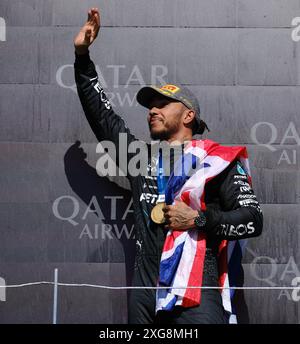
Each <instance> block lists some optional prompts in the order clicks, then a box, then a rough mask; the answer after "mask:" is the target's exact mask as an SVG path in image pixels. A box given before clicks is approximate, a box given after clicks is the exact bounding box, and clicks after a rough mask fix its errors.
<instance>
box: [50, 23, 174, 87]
mask: <svg viewBox="0 0 300 344" xmlns="http://www.w3.org/2000/svg"><path fill="white" fill-rule="evenodd" d="M176 30H180V29H176ZM77 32H78V28H74V27H72V28H56V29H55V30H54V37H53V40H54V43H53V44H54V46H55V47H56V49H55V53H53V57H52V83H56V80H55V76H56V73H57V70H59V68H61V67H62V66H64V65H68V64H73V63H74V48H73V40H74V36H75V35H76V33H77ZM175 36H176V33H174V31H173V30H172V29H168V28H166V29H164V30H163V32H162V31H161V29H157V28H151V29H146V28H123V29H120V28H103V30H102V31H101V34H100V36H99V39H98V40H96V41H95V43H94V45H93V47H92V48H91V56H92V57H93V58H94V59H95V64H99V65H100V69H101V73H102V74H103V77H104V80H105V82H106V83H107V84H108V85H111V86H114V87H115V86H118V85H126V84H138V85H139V84H141V83H148V84H149V83H151V82H152V78H151V75H152V74H153V72H152V70H153V69H154V68H161V69H163V72H164V69H167V74H168V76H171V78H174V73H175V71H174V68H175V44H176V37H175ZM156 66H163V67H156ZM159 72H160V71H159ZM118 74H119V75H118ZM160 74H166V73H162V72H160ZM70 81H72V82H73V81H74V79H72V80H70Z"/></svg>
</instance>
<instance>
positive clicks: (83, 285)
mask: <svg viewBox="0 0 300 344" xmlns="http://www.w3.org/2000/svg"><path fill="white" fill-rule="evenodd" d="M34 285H53V286H54V287H56V288H57V287H58V286H61V287H90V288H99V289H110V290H129V289H154V290H157V289H170V287H140V286H126V287H123V286H121V287H112V286H107V285H98V284H87V283H61V282H57V281H54V282H48V281H40V282H30V283H23V284H12V285H0V288H22V287H28V286H34ZM172 288H175V289H233V290H299V289H300V286H299V287H296V286H295V287H289V286H280V287H209V286H201V287H200V286H199V287H197V286H196V287H195V286H191V287H176V286H173V287H172ZM55 293H57V289H56V292H55ZM56 298H57V294H56ZM56 301H57V299H56Z"/></svg>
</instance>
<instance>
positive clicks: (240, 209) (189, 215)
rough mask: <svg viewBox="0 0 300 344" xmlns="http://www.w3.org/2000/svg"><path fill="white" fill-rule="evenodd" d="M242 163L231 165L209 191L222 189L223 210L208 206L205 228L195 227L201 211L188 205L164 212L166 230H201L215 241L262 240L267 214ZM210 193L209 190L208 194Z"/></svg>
mask: <svg viewBox="0 0 300 344" xmlns="http://www.w3.org/2000/svg"><path fill="white" fill-rule="evenodd" d="M243 173H244V172H243V169H242V165H241V164H240V163H239V162H234V163H232V164H230V165H229V166H228V167H227V169H226V170H225V171H223V172H222V173H221V174H220V175H219V176H217V177H216V179H213V180H212V181H211V182H210V183H213V184H211V185H210V186H209V187H212V188H219V200H220V206H219V207H217V206H216V205H215V206H212V205H210V204H208V205H207V209H206V210H205V211H203V214H204V216H205V221H206V223H205V225H204V226H203V227H197V226H196V225H195V223H194V219H195V217H196V216H197V215H198V211H196V210H193V209H192V208H190V207H189V206H188V205H186V204H185V203H184V202H176V204H175V205H170V206H166V207H165V208H164V209H163V210H164V212H165V218H166V225H165V228H166V229H175V230H187V229H191V228H198V229H199V230H203V231H205V232H206V233H207V234H208V235H209V236H211V237H218V238H219V239H226V240H238V239H245V238H249V237H255V236H259V235H260V234H261V232H262V228H263V214H262V211H261V208H260V205H259V203H258V201H257V199H256V196H255V194H254V192H253V189H252V187H251V186H250V184H249V182H248V177H247V175H246V174H243ZM206 191H207V192H209V190H208V189H207V190H206Z"/></svg>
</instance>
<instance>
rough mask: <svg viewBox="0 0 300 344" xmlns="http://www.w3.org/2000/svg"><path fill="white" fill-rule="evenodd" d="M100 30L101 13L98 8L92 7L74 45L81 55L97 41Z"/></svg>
mask: <svg viewBox="0 0 300 344" xmlns="http://www.w3.org/2000/svg"><path fill="white" fill-rule="evenodd" d="M99 30H100V13H99V10H98V8H94V7H93V8H91V9H90V10H89V11H88V19H87V22H86V23H85V24H84V25H83V27H82V28H81V29H80V31H79V33H78V35H77V36H76V37H75V39H74V47H75V50H76V53H77V54H79V55H82V54H86V53H87V52H88V48H89V46H90V45H91V44H92V43H93V42H94V41H95V39H96V38H97V36H98V33H99Z"/></svg>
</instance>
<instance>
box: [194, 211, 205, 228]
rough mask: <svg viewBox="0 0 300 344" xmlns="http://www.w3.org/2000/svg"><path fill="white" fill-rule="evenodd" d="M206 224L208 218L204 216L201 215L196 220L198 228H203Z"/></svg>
mask: <svg viewBox="0 0 300 344" xmlns="http://www.w3.org/2000/svg"><path fill="white" fill-rule="evenodd" d="M205 224H206V217H205V215H204V214H199V215H198V216H197V217H196V218H195V225H196V226H197V227H203V226H205Z"/></svg>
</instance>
